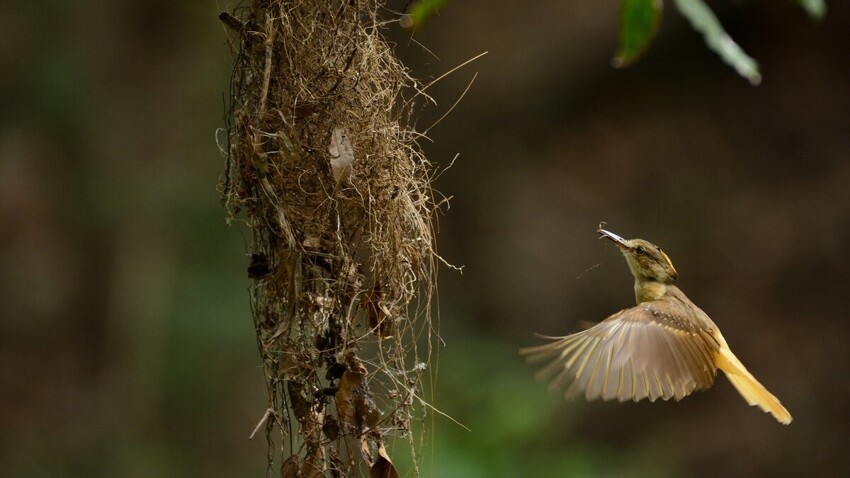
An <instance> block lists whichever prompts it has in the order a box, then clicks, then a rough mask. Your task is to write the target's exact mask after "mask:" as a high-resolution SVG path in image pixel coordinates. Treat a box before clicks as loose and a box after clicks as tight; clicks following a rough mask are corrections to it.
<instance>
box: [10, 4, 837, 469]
mask: <svg viewBox="0 0 850 478" xmlns="http://www.w3.org/2000/svg"><path fill="white" fill-rule="evenodd" d="M403 3H404V2H400V1H399V2H391V6H392V7H395V8H396V9H400V8H401V6H402V5H403ZM668 3H670V2H668ZM710 4H711V5H712V7H713V8H714V9H715V11H716V12H718V15H719V16H720V19H721V21H722V22H723V24H724V26H725V27H726V28H727V29H728V31H729V32H730V34H731V35H732V37H733V38H735V39H736V40H737V41H738V42H739V43H740V44H741V45H742V46H743V47H744V49H745V50H746V51H747V52H748V53H750V54H751V55H753V56H754V57H755V58H757V59H758V60H759V62H760V64H761V68H762V74H763V76H764V81H763V84H762V85H761V86H759V87H752V86H750V85H749V84H748V83H747V81H745V80H743V79H741V78H739V77H737V76H736V75H735V73H734V72H733V71H732V70H731V69H730V68H728V67H727V66H725V65H724V64H723V63H722V62H721V61H720V60H719V59H718V57H717V56H716V55H715V54H714V53H712V52H711V51H709V50H708V49H707V48H706V47H705V46H704V44H703V41H702V38H701V37H700V36H699V35H698V34H697V33H695V32H693V31H692V30H691V29H690V27H689V26H688V25H687V23H686V22H685V21H684V20H683V19H682V18H681V17H680V16H679V15H678V13H677V12H676V11H675V8H673V5H672V3H670V4H669V5H667V7H668V8H667V9H666V11H665V15H664V19H663V21H662V26H661V30H660V32H659V35H658V37H657V39H656V41H655V42H654V43H653V45H652V46H651V48H650V50H649V52H648V54H647V55H646V57H645V58H643V59H642V60H641V61H639V62H638V63H637V64H635V65H634V66H632V67H630V68H628V69H625V70H615V69H613V68H611V67H610V65H609V61H610V58H611V56H612V54H613V52H614V51H615V49H616V43H617V21H618V12H617V5H618V2H614V1H611V2H593V1H569V2H565V1H556V0H547V1H540V2H534V4H533V6H531V5H527V4H523V3H522V2H508V1H496V0H486V1H485V0H467V1H460V0H452V1H450V2H449V4H448V6H447V7H446V8H445V9H444V10H443V12H442V14H441V15H440V16H438V17H436V18H432V19H431V20H430V22H429V23H428V24H427V25H426V28H425V30H423V31H421V32H419V33H417V34H416V35H415V37H414V38H415V39H416V40H417V41H419V42H421V43H423V44H424V45H425V46H427V47H428V49H429V50H431V52H433V55H432V54H430V53H428V52H426V51H425V50H423V49H422V48H421V47H419V46H418V45H417V44H416V43H415V42H411V41H409V33H408V32H406V31H403V30H401V29H399V28H398V27H397V26H396V25H390V26H389V28H388V30H387V34H388V35H389V36H390V37H391V38H392V39H393V41H395V42H396V43H397V44H398V47H397V52H398V54H399V55H400V56H401V57H402V58H403V59H404V60H405V62H406V64H408V65H409V66H410V67H411V68H412V69H413V71H414V73H415V74H416V75H418V76H419V77H421V78H425V79H426V81H427V78H433V77H436V76H438V75H439V74H441V73H443V72H445V71H447V70H449V69H451V68H452V67H454V66H455V65H457V64H459V63H462V62H463V61H465V60H467V59H469V58H471V57H473V56H475V55H477V54H478V53H481V52H483V51H488V52H489V53H488V54H487V55H486V56H484V57H483V58H481V59H480V60H478V61H476V62H474V63H473V64H471V65H469V66H467V67H465V68H463V69H461V70H460V71H458V72H456V73H454V74H453V75H451V76H449V77H448V78H446V79H445V80H443V81H441V82H440V83H438V84H436V85H435V86H434V87H432V88H431V89H430V90H429V91H430V92H431V94H432V96H434V97H435V98H436V99H437V100H438V102H439V105H438V106H437V107H432V108H430V109H428V110H426V111H425V112H424V113H423V114H422V115H421V117H420V119H419V128H420V129H424V128H427V127H428V126H430V125H431V123H432V122H433V121H434V120H435V119H436V118H438V117H439V116H441V115H442V114H443V113H444V112H445V110H446V109H447V108H448V107H450V106H451V104H452V103H453V102H454V101H455V99H456V98H457V97H458V96H459V95H460V94H461V92H462V91H463V89H464V88H465V86H466V84H467V83H468V82H469V81H470V79H471V77H472V75H473V73H474V72H476V71H477V72H478V73H479V75H478V78H477V79H476V81H475V84H474V85H473V87H472V88H471V90H470V91H469V93H467V95H466V96H465V97H464V99H463V101H462V102H461V103H460V104H459V105H458V107H457V108H455V110H454V111H453V112H452V113H451V114H450V115H449V116H448V117H447V118H446V119H444V120H443V121H442V122H441V123H440V124H438V125H437V126H436V127H434V128H433V129H432V130H431V131H430V133H429V136H430V137H431V138H432V139H433V140H434V143H433V144H431V143H427V144H425V145H424V146H425V148H426V151H427V152H428V155H429V158H430V160H431V161H432V162H433V163H434V164H435V166H437V167H439V168H442V167H446V166H448V165H449V163H450V162H451V160H452V158H453V157H454V155H455V154H459V155H460V156H459V158H458V160H457V161H456V162H455V164H454V166H453V167H452V168H451V169H449V170H448V171H447V172H446V173H445V174H443V175H442V176H441V177H440V179H439V181H438V183H437V185H436V188H437V189H438V190H439V191H440V192H442V193H443V194H444V195H446V196H450V197H451V198H452V199H451V207H450V208H449V209H448V210H445V211H444V213H443V214H441V215H440V217H439V223H440V224H439V232H440V234H439V238H438V245H439V249H440V253H441V255H442V256H443V257H445V258H446V260H448V261H449V262H451V263H453V264H456V265H463V266H464V269H463V274H459V273H457V272H455V271H452V270H449V269H445V268H444V269H443V270H442V271H441V273H440V284H441V285H440V294H439V296H440V300H439V309H440V323H441V327H442V328H441V331H442V338H443V339H444V340H445V342H446V346H445V347H444V348H441V350H440V361H439V374H438V375H439V380H438V383H437V398H436V406H437V407H438V408H440V409H441V410H443V411H444V412H446V413H448V414H450V415H452V416H453V417H455V418H456V419H457V420H459V421H460V422H462V423H464V424H465V425H467V426H468V427H470V428H471V429H472V432H466V431H464V430H462V429H460V428H459V427H457V426H455V425H454V424H452V423H451V422H449V421H447V420H444V419H440V418H437V419H436V430H435V431H434V433H433V434H432V435H431V436H429V440H428V441H429V445H428V446H427V447H426V449H425V450H423V451H422V454H423V456H424V465H423V466H424V473H425V475H426V476H448V477H489V476H505V477H509V476H517V475H519V474H520V473H523V474H527V475H528V476H653V477H656V476H732V477H736V476H839V475H841V474H842V472H843V471H845V469H846V456H845V455H846V444H847V443H848V442H849V441H850V416H848V415H849V414H848V412H850V409H849V407H850V406H848V398H850V382H848V379H847V372H846V370H845V369H846V366H847V364H848V363H850V351H848V347H847V346H846V341H847V334H848V325H847V320H846V319H847V312H846V310H847V305H846V304H847V298H848V293H850V272H848V269H850V252H848V246H847V245H848V243H850V161H848V152H850V88H848V85H850V61H848V59H850V58H848V54H847V47H848V45H850V7H848V5H847V4H846V2H838V1H833V2H829V7H830V11H829V13H828V14H827V17H826V19H825V21H823V22H822V23H821V24H815V23H813V22H812V21H810V20H809V19H808V18H807V17H806V16H805V14H804V12H803V11H802V10H801V9H799V8H798V7H796V6H795V5H794V4H793V2H790V1H789V2H768V1H753V2H729V1H716V2H711V3H710ZM226 6H227V5H226V4H214V3H212V4H210V3H205V2H200V1H189V2H167V1H163V0H159V1H151V2H129V1H91V2H67V1H58V0H54V1H43V2H12V3H11V4H10V5H5V6H4V7H3V13H2V15H0V66H1V67H0V101H2V107H0V430H2V431H0V469H2V470H4V471H3V475H4V476H27V477H29V476H87V477H88V476H118V475H121V476H129V477H134V476H139V477H142V476H166V477H167V476H198V475H204V474H206V475H209V474H212V475H215V476H260V475H261V474H262V473H263V471H264V468H265V441H264V440H263V439H261V438H259V439H255V440H254V441H249V440H248V439H247V437H248V435H249V434H250V433H251V430H252V429H253V428H254V425H255V424H256V422H257V421H258V420H259V419H260V417H261V416H262V415H263V412H264V411H265V407H266V403H265V397H264V393H263V390H264V387H263V378H262V374H261V371H260V368H259V355H258V353H257V350H256V342H255V340H254V335H253V325H252V322H251V319H250V312H249V308H248V295H247V291H246V290H247V285H248V279H247V277H246V274H245V267H246V265H247V262H248V261H247V257H246V251H247V249H246V245H245V244H246V242H247V236H246V234H247V232H246V231H242V230H240V229H239V228H236V227H227V226H226V225H225V223H224V220H223V217H224V215H225V212H224V210H223V208H222V207H221V205H220V202H219V198H218V193H217V191H216V184H217V181H218V179H219V176H220V174H221V172H222V168H223V159H222V157H221V155H220V154H219V152H218V148H217V146H216V142H215V130H216V128H219V127H221V126H223V124H224V120H223V115H224V110H225V107H224V100H225V97H224V95H225V92H226V91H227V85H228V76H229V68H230V62H231V59H230V54H229V52H228V49H227V47H226V44H225V32H224V30H223V27H222V26H221V25H220V24H219V22H218V20H217V18H216V15H217V14H218V12H219V11H220V10H222V9H225V8H226ZM601 220H604V221H607V222H608V225H609V228H610V229H611V230H613V231H615V232H617V233H620V234H622V235H624V236H626V237H642V238H645V239H649V240H651V241H653V242H656V243H658V244H660V245H662V247H664V249H665V251H667V252H668V253H669V255H670V256H671V258H672V259H673V261H674V263H675V264H676V267H677V269H678V270H679V273H680V280H679V285H680V286H681V287H682V288H683V289H684V290H685V291H686V292H687V293H688V295H689V296H690V297H691V299H693V300H694V301H695V302H696V303H697V304H698V305H700V306H701V307H702V308H703V309H704V310H706V311H707V312H708V313H709V314H710V315H711V316H712V318H713V319H714V321H715V322H716V323H717V324H718V325H719V326H720V328H721V329H722V330H723V332H724V335H725V336H726V338H727V340H728V342H729V344H730V345H731V347H732V349H733V350H735V352H736V354H737V355H738V357H739V358H740V359H741V360H742V361H743V362H744V363H745V364H746V365H747V366H748V368H749V369H750V370H751V371H752V372H753V373H754V374H755V375H756V376H757V377H758V378H759V379H760V380H761V381H762V383H764V384H765V385H766V386H767V387H768V388H769V389H770V390H771V391H772V392H773V393H774V394H776V395H777V396H778V397H779V398H780V399H781V400H782V402H783V403H784V404H785V405H786V406H787V408H788V409H789V410H790V411H791V413H792V414H793V415H794V423H792V424H791V425H790V426H788V427H784V426H781V425H779V424H777V423H776V422H775V421H774V420H773V419H772V418H771V417H770V416H768V415H766V414H763V413H761V412H760V411H759V410H758V409H756V408H751V407H748V406H747V405H746V403H745V402H744V401H743V400H742V399H741V398H740V397H739V396H738V395H737V393H736V392H735V391H734V389H733V388H732V387H731V386H730V385H729V384H728V382H727V380H726V379H725V378H719V379H718V382H717V384H716V385H715V387H713V388H712V389H711V390H709V391H707V392H705V393H698V394H696V395H694V396H692V397H689V398H687V399H686V400H684V401H682V402H679V403H674V402H671V403H654V404H650V403H639V404H633V403H627V404H617V403H601V402H600V403H596V402H594V403H589V404H585V403H582V402H578V403H565V402H563V401H562V400H561V399H560V397H559V396H558V395H557V394H550V393H548V392H547V390H546V386H545V385H544V384H540V383H535V382H534V380H533V378H532V375H533V371H534V369H533V368H532V367H530V366H527V365H525V364H524V363H523V361H522V359H521V358H520V357H519V356H518V355H517V353H516V350H517V348H518V347H520V346H523V345H530V344H534V343H536V342H537V341H538V339H535V338H534V336H533V333H534V332H540V333H544V334H550V335H560V334H565V333H567V332H570V331H573V330H575V328H576V327H577V326H578V322H579V321H580V320H586V321H598V320H601V319H603V318H605V317H606V316H608V315H609V314H611V313H613V312H615V311H617V310H619V309H621V308H624V307H628V306H630V305H631V304H632V303H633V301H634V298H633V293H632V288H631V285H632V281H631V278H630V275H629V273H628V269H627V268H626V266H625V263H624V261H623V260H622V258H621V257H620V255H619V253H617V252H616V251H615V250H614V249H613V248H611V247H610V246H606V245H605V244H603V243H602V242H600V241H598V240H596V234H595V232H594V231H595V228H596V225H597V223H598V222H599V221H601ZM595 266H598V267H595ZM591 268H592V269H591ZM588 269H590V270H588ZM402 451H403V450H399V455H400V454H401V452H402ZM398 460H400V461H401V460H402V458H400V457H399V458H398Z"/></svg>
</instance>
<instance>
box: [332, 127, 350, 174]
mask: <svg viewBox="0 0 850 478" xmlns="http://www.w3.org/2000/svg"><path fill="white" fill-rule="evenodd" d="M328 152H329V153H331V172H332V173H333V175H334V179H336V182H337V184H338V183H341V182H342V181H343V180H344V179H345V178H347V177H348V175H349V174H351V165H352V164H353V163H354V147H353V146H351V141H350V140H349V139H348V135H346V134H345V129H344V128H342V127H341V126H337V127H335V128H334V129H333V132H332V133H331V144H330V145H329V146H328Z"/></svg>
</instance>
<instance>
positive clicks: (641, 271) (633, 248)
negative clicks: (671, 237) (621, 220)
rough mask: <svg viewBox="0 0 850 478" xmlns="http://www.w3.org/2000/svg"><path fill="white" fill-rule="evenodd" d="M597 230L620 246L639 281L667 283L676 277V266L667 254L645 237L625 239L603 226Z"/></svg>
mask: <svg viewBox="0 0 850 478" xmlns="http://www.w3.org/2000/svg"><path fill="white" fill-rule="evenodd" d="M596 232H598V233H599V234H600V236H599V237H600V238H603V237H604V238H605V239H608V240H610V241H611V242H613V243H614V244H615V245H616V246H617V247H619V248H620V251H621V252H622V253H623V255H624V256H626V262H628V263H629V269H630V270H631V271H632V275H633V276H635V280H637V281H638V282H647V281H655V282H661V283H665V284H666V283H669V282H673V280H674V279H676V276H677V275H678V273H677V272H676V268H675V267H673V263H672V262H671V261H670V258H669V257H667V254H665V253H664V251H662V250H661V248H660V247H658V246H656V245H655V244H653V243H651V242H649V241H644V240H643V239H623V238H622V237H620V236H618V235H616V234H614V233H613V232H610V231H606V230H605V229H602V228H601V227H600V228H599V229H597V231H596Z"/></svg>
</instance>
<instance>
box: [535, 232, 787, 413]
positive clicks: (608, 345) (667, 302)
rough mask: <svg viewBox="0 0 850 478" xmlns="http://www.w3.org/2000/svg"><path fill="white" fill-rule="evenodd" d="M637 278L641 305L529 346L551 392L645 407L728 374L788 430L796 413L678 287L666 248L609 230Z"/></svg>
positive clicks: (606, 234) (754, 403)
mask: <svg viewBox="0 0 850 478" xmlns="http://www.w3.org/2000/svg"><path fill="white" fill-rule="evenodd" d="M603 226H604V223H603V224H600V226H599V228H598V229H597V232H598V233H599V235H600V236H599V238H600V239H603V238H604V239H607V240H609V241H611V242H613V243H614V244H615V245H616V246H617V247H618V248H619V249H620V251H621V252H622V253H623V256H625V258H626V262H627V263H628V266H629V269H630V270H631V273H632V275H633V276H634V279H635V283H634V290H635V300H636V301H637V305H635V306H634V307H631V308H628V309H623V310H621V311H619V312H617V313H615V314H613V315H611V316H610V317H608V318H607V319H605V320H603V321H602V322H599V323H597V324H596V325H594V326H592V327H590V328H587V329H585V330H583V331H580V332H577V333H574V334H571V335H566V336H563V337H547V336H541V337H543V338H545V339H549V340H550V342H548V343H545V344H543V345H537V346H531V347H525V348H522V349H520V353H521V354H523V355H525V356H526V357H527V360H528V361H529V362H530V363H534V362H541V361H544V360H546V359H549V362H548V363H547V364H546V365H545V366H544V367H543V368H542V369H541V370H540V371H539V372H537V375H536V376H537V379H538V380H547V379H550V380H551V382H550V386H549V387H550V389H552V390H557V389H559V388H561V386H562V385H566V392H565V397H566V398H567V399H572V398H575V397H578V396H580V395H582V394H583V395H584V397H585V398H586V399H587V400H595V399H599V398H601V399H602V400H613V399H617V400H618V401H620V402H625V401H628V400H632V401H635V402H638V401H640V400H643V399H649V400H650V401H651V402H654V401H655V400H657V399H658V398H661V399H663V400H669V399H671V398H673V399H675V400H676V401H678V400H681V399H682V398H684V397H686V396H688V395H690V394H691V393H693V392H694V391H701V390H706V389H708V388H709V387H711V386H712V384H713V383H714V379H715V377H716V376H717V370H721V371H723V372H724V373H725V374H726V377H727V378H728V379H729V381H730V382H731V383H732V385H733V386H734V387H735V389H737V391H738V392H739V393H740V394H741V396H742V397H743V398H744V400H746V401H747V403H748V404H750V405H751V406H758V407H759V408H761V409H762V410H763V411H765V412H768V413H770V414H771V415H773V417H774V418H775V419H776V420H777V421H778V422H779V423H782V424H785V425H787V424H789V423H791V420H792V418H791V414H790V413H789V412H788V410H786V409H785V407H784V406H782V403H780V401H779V399H777V398H776V397H775V396H774V395H773V394H771V393H770V392H769V391H768V390H767V389H766V388H765V387H764V386H763V385H762V384H761V383H759V381H758V380H756V378H755V377H754V376H753V375H752V374H751V373H750V372H749V371H748V370H747V368H746V367H744V364H742V363H741V361H740V360H739V359H738V358H737V357H736V356H735V354H734V353H732V350H731V349H730V348H729V344H728V343H727V342H726V339H725V338H724V337H723V335H722V334H721V333H720V329H719V328H718V327H717V325H715V324H714V322H713V321H712V320H711V318H709V316H708V315H707V314H706V313H705V312H703V311H702V309H700V308H699V307H697V306H696V305H695V304H694V303H693V302H691V300H690V299H688V297H687V296H686V295H685V294H684V292H682V290H681V289H679V288H678V287H676V286H675V285H673V281H674V280H675V279H676V278H677V276H678V273H677V272H676V268H675V267H673V262H672V261H671V260H670V257H668V256H667V254H665V253H664V251H663V250H661V248H660V247H658V246H656V245H655V244H652V243H651V242H649V241H645V240H643V239H624V238H622V237H620V236H618V235H617V234H614V233H613V232H610V231H607V230H605V229H603V228H602V227H603Z"/></svg>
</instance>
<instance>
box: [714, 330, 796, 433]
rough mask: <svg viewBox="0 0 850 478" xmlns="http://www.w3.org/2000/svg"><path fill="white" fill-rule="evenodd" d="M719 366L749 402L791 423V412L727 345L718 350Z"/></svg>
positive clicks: (782, 420)
mask: <svg viewBox="0 0 850 478" xmlns="http://www.w3.org/2000/svg"><path fill="white" fill-rule="evenodd" d="M724 345H725V344H724ZM717 367H718V368H719V369H720V370H723V371H724V372H726V377H727V378H728V379H729V381H730V382H732V385H734V386H735V388H736V389H737V390H738V393H740V394H741V396H742V397H744V400H746V401H747V403H749V404H750V405H758V407H759V408H761V409H762V410H764V411H765V412H768V413H770V414H771V415H773V418H775V419H776V420H777V421H778V422H779V423H782V424H783V425H787V424H789V423H791V420H792V418H791V414H790V413H788V410H786V409H785V407H783V406H782V404H781V403H779V399H777V398H776V397H774V396H773V394H772V393H770V392H768V391H767V389H766V388H764V386H763V385H762V384H760V383H759V381H758V380H756V378H755V377H753V375H752V374H751V373H750V372H748V371H747V369H746V367H744V364H742V363H741V361H740V360H738V357H735V354H733V353H732V351H731V350H729V348H728V347H726V346H723V347H721V348H720V350H719V351H718V352H717Z"/></svg>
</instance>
